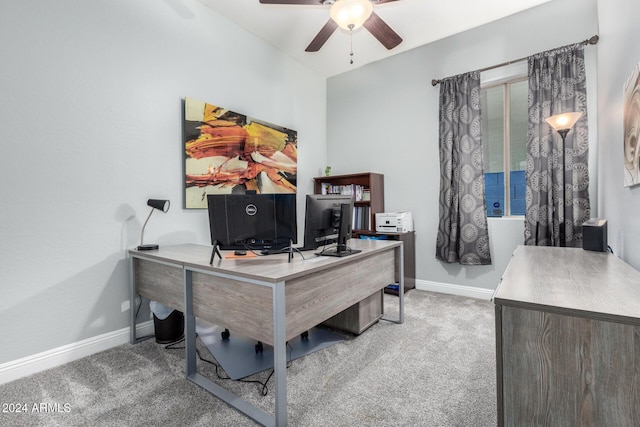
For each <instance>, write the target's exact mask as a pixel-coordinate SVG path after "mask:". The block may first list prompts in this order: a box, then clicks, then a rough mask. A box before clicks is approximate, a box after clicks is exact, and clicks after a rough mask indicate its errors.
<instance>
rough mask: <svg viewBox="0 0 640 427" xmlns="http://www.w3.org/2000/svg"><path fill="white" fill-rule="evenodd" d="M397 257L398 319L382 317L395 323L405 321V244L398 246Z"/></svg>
mask: <svg viewBox="0 0 640 427" xmlns="http://www.w3.org/2000/svg"><path fill="white" fill-rule="evenodd" d="M396 257H397V260H398V262H397V264H398V275H399V276H400V279H399V280H398V319H390V318H388V317H384V316H383V317H382V320H386V321H388V322H393V323H399V324H400V323H404V246H403V245H400V246H398V247H397V248H396Z"/></svg>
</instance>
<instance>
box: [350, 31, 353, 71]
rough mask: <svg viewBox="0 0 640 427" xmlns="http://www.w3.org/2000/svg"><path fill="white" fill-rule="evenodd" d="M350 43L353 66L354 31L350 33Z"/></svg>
mask: <svg viewBox="0 0 640 427" xmlns="http://www.w3.org/2000/svg"><path fill="white" fill-rule="evenodd" d="M349 43H350V44H351V53H349V56H350V57H351V60H350V61H349V63H350V64H353V31H349Z"/></svg>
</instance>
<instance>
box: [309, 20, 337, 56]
mask: <svg viewBox="0 0 640 427" xmlns="http://www.w3.org/2000/svg"><path fill="white" fill-rule="evenodd" d="M336 28H338V24H336V23H335V21H334V20H333V19H329V20H328V21H327V23H326V24H324V27H322V29H321V30H320V32H319V33H318V34H316V36H315V38H314V39H313V40H311V43H309V46H307V48H306V49H305V50H304V51H305V52H317V51H319V50H320V48H321V47H322V46H323V45H324V44H325V42H326V41H327V40H328V39H329V37H331V34H333V32H334V31H335V30H336Z"/></svg>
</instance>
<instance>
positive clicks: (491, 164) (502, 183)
mask: <svg viewBox="0 0 640 427" xmlns="http://www.w3.org/2000/svg"><path fill="white" fill-rule="evenodd" d="M528 90H529V84H528V81H527V79H526V77H522V76H520V77H516V78H511V79H509V80H506V81H505V80H502V81H501V82H498V83H487V84H485V83H484V82H483V86H482V90H481V98H482V99H481V102H482V139H483V140H482V143H483V149H484V168H485V175H484V178H485V197H486V202H487V216H489V217H503V216H511V215H524V214H525V193H526V185H525V169H526V162H527V151H526V144H527V126H528Z"/></svg>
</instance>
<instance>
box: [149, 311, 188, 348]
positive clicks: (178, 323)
mask: <svg viewBox="0 0 640 427" xmlns="http://www.w3.org/2000/svg"><path fill="white" fill-rule="evenodd" d="M153 328H154V330H155V335H156V342H157V343H158V344H171V343H173V342H176V341H178V340H181V339H182V337H184V314H182V312H181V311H178V310H173V311H172V312H171V314H170V315H169V317H167V318H166V319H163V320H160V319H158V318H157V317H156V315H155V314H154V315H153Z"/></svg>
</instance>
